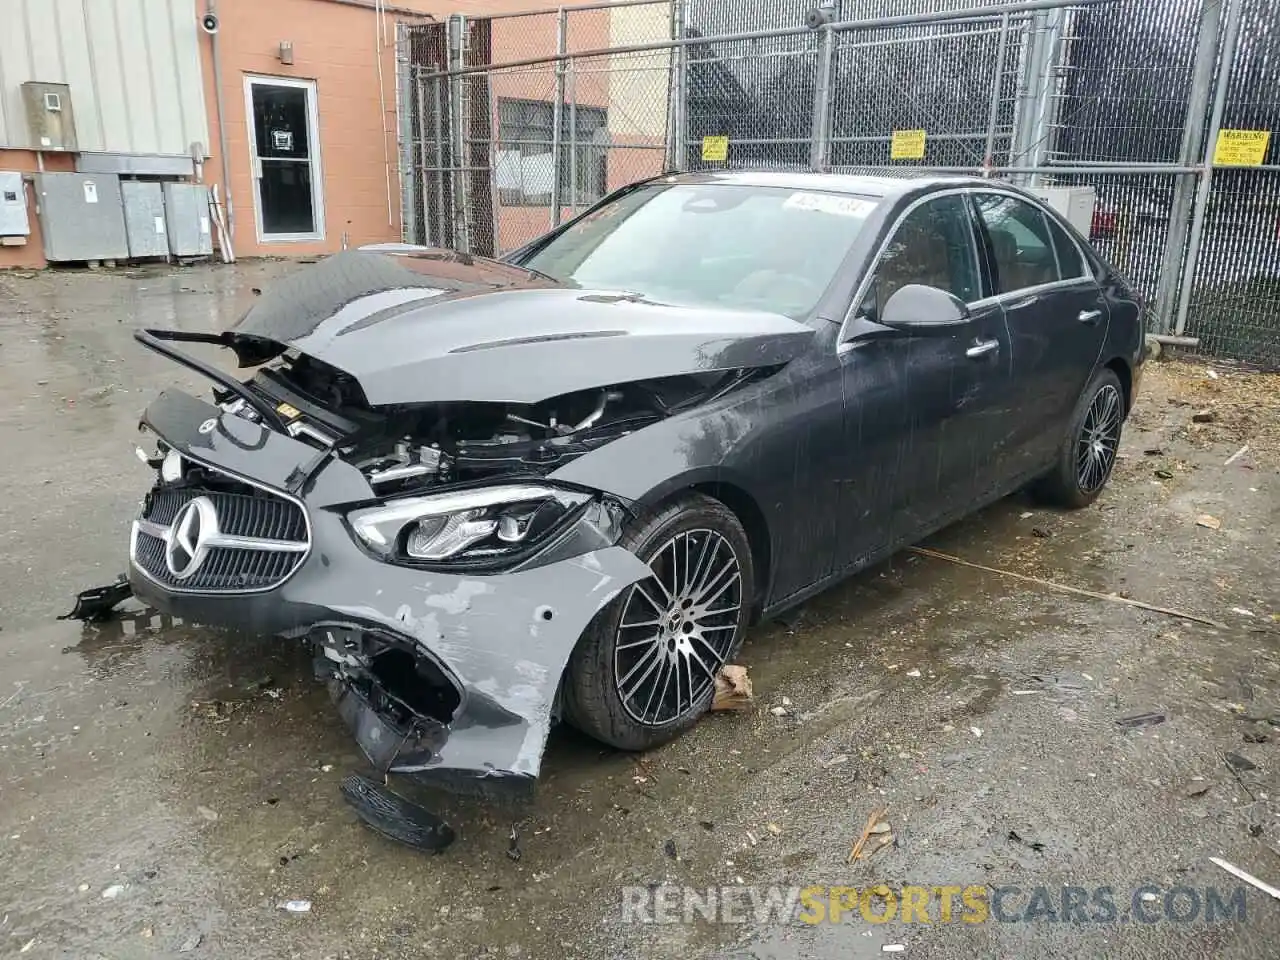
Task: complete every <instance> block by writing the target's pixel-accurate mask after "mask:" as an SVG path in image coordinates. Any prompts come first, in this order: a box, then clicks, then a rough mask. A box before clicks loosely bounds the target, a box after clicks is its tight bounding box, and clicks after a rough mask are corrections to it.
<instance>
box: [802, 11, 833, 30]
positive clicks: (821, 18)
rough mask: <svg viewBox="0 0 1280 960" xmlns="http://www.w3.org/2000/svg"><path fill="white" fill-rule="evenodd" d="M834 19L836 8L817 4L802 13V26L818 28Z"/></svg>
mask: <svg viewBox="0 0 1280 960" xmlns="http://www.w3.org/2000/svg"><path fill="white" fill-rule="evenodd" d="M835 19H836V10H835V8H832V6H818V8H815V9H813V10H809V13H806V14H805V15H804V26H806V27H808V28H809V29H818V28H819V27H823V26H826V24H828V23H831V22H832V20H835Z"/></svg>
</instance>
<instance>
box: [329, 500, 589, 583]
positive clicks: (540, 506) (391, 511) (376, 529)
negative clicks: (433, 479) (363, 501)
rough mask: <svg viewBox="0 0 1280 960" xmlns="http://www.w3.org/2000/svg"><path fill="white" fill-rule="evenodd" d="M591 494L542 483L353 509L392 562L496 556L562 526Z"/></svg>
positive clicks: (361, 534) (361, 531) (360, 527)
mask: <svg viewBox="0 0 1280 960" xmlns="http://www.w3.org/2000/svg"><path fill="white" fill-rule="evenodd" d="M589 499H590V495H589V494H586V493H581V492H579V491H576V490H564V489H560V488H558V487H551V486H544V485H538V484H528V485H525V484H510V485H507V486H500V487H480V488H478V489H475V490H459V491H457V492H455V493H441V494H435V495H433V496H427V497H406V498H404V499H402V500H393V501H391V502H390V503H387V504H385V505H383V506H381V507H368V508H366V509H363V510H356V511H353V512H352V513H350V514H348V516H347V521H348V522H349V523H350V524H351V529H352V531H353V532H354V533H355V535H356V537H358V538H359V540H360V542H361V543H363V544H364V545H365V546H367V547H368V548H369V549H370V550H372V551H373V552H374V553H376V554H377V555H378V556H380V557H382V558H383V559H384V560H389V561H391V562H406V561H407V562H413V561H421V562H426V563H431V562H435V563H439V562H443V561H470V560H474V561H484V560H496V559H500V558H502V557H503V556H507V555H513V554H517V553H521V552H523V551H524V550H527V549H529V548H530V547H532V546H534V545H535V544H537V543H538V542H539V541H540V540H543V539H545V538H546V537H547V536H548V535H549V534H551V533H552V532H553V531H555V530H557V529H558V528H559V527H560V526H561V524H562V523H563V521H564V520H565V519H566V518H567V517H568V516H569V515H570V514H571V513H572V512H573V510H574V509H575V508H576V507H579V506H581V505H582V504H584V503H586V502H587V501H588V500H589Z"/></svg>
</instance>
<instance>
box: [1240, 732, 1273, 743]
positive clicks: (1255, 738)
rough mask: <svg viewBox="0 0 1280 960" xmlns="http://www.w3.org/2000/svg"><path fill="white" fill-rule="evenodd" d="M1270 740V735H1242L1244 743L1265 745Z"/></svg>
mask: <svg viewBox="0 0 1280 960" xmlns="http://www.w3.org/2000/svg"><path fill="white" fill-rule="evenodd" d="M1270 739H1271V736H1270V734H1266V733H1246V734H1245V735H1244V742H1245V743H1266V742H1267V741H1269V740H1270Z"/></svg>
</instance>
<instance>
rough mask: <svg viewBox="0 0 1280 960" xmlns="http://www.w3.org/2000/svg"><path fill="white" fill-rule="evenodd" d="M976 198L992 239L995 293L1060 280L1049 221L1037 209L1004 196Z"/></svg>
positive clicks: (987, 195)
mask: <svg viewBox="0 0 1280 960" xmlns="http://www.w3.org/2000/svg"><path fill="white" fill-rule="evenodd" d="M975 199H976V201H977V206H978V213H979V215H980V216H981V217H982V222H983V224H984V225H985V226H986V228H987V235H988V236H989V237H990V238H991V250H992V254H993V256H994V258H995V273H996V278H995V279H996V290H997V292H999V293H1012V292H1013V291H1015V290H1025V289H1027V288H1028V287H1038V286H1041V285H1042V284H1046V283H1056V282H1057V281H1059V280H1061V279H1063V276H1062V272H1061V270H1060V269H1059V266H1058V256H1057V252H1056V251H1055V249H1054V243H1053V236H1052V234H1051V233H1050V230H1049V223H1048V220H1047V219H1046V218H1045V215H1044V214H1043V213H1042V212H1041V211H1040V210H1039V209H1038V208H1036V207H1034V206H1032V205H1031V204H1029V203H1026V202H1024V201H1022V200H1019V199H1018V198H1017V197H1010V196H1007V195H1005V194H995V193H984V194H978V195H977V197H976V198H975ZM1077 256H1078V254H1077ZM1074 275H1075V276H1078V275H1079V274H1074Z"/></svg>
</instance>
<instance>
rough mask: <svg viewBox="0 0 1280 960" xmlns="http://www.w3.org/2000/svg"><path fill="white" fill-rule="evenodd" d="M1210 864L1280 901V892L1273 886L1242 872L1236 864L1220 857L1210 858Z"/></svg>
mask: <svg viewBox="0 0 1280 960" xmlns="http://www.w3.org/2000/svg"><path fill="white" fill-rule="evenodd" d="M1209 862H1210V863H1212V864H1213V865H1214V866H1218V867H1221V868H1222V869H1223V870H1225V871H1227V873H1229V874H1231V875H1232V876H1233V877H1235V878H1236V879H1237V880H1243V881H1244V882H1245V883H1247V884H1249V885H1250V886H1251V887H1255V888H1257V889H1258V890H1261V891H1262V892H1263V893H1265V894H1267V896H1270V897H1275V899H1277V900H1280V890H1278V889H1276V888H1275V887H1273V886H1271V884H1269V883H1263V882H1262V881H1261V880H1259V879H1258V878H1257V877H1255V876H1254V875H1253V874H1251V873H1246V872H1245V871H1244V870H1241V869H1240V868H1239V867H1237V866H1236V865H1235V864H1233V863H1228V862H1227V861H1226V860H1222V859H1220V858H1218V857H1210V858H1209Z"/></svg>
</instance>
